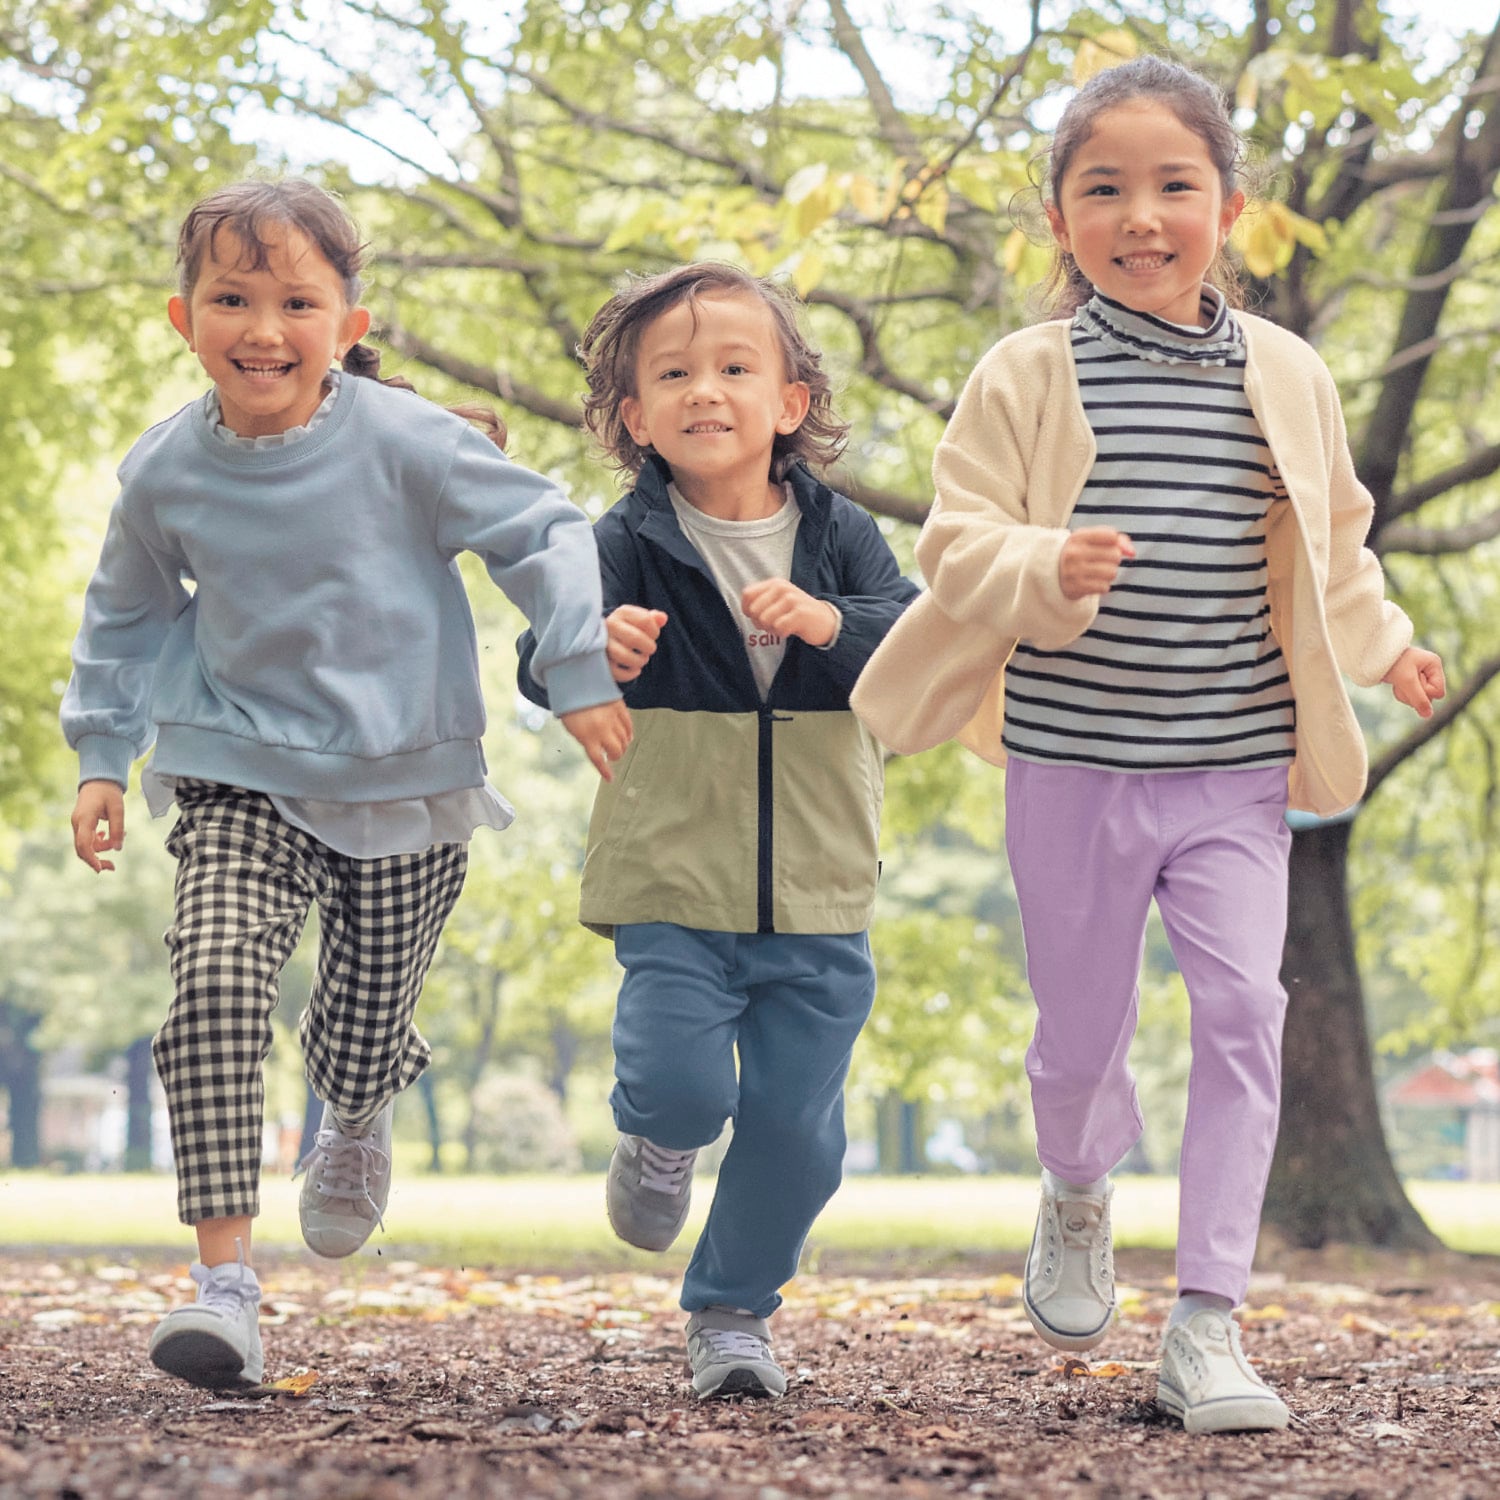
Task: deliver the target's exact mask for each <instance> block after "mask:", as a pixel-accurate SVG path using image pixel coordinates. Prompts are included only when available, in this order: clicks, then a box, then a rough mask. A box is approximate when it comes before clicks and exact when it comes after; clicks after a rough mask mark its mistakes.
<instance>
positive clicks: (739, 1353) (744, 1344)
mask: <svg viewBox="0 0 1500 1500" xmlns="http://www.w3.org/2000/svg"><path fill="white" fill-rule="evenodd" d="M702 1338H703V1340H704V1342H705V1343H706V1344H708V1346H709V1348H711V1349H712V1350H713V1352H714V1354H715V1355H716V1356H717V1357H719V1358H721V1359H770V1357H771V1346H770V1344H769V1343H768V1342H767V1341H766V1340H765V1339H763V1338H761V1336H760V1335H759V1334H758V1333H746V1332H745V1331H744V1330H743V1329H740V1328H705V1329H703V1330H702Z"/></svg>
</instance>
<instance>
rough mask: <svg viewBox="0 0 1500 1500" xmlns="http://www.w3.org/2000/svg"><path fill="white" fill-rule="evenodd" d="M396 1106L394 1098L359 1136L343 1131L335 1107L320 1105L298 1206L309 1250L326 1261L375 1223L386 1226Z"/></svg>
mask: <svg viewBox="0 0 1500 1500" xmlns="http://www.w3.org/2000/svg"><path fill="white" fill-rule="evenodd" d="M394 1109H395V1101H394V1100H392V1101H390V1102H389V1103H387V1104H386V1106H385V1108H384V1109H383V1110H381V1111H380V1113H379V1114H378V1115H376V1117H375V1119H374V1121H373V1122H372V1123H371V1124H370V1125H369V1126H368V1127H367V1129H366V1130H365V1132H364V1134H363V1135H346V1134H345V1133H344V1129H343V1127H342V1126H341V1125H340V1124H339V1121H338V1117H337V1116H336V1115H335V1114H334V1112H333V1107H332V1106H331V1105H328V1104H325V1105H324V1106H323V1123H322V1125H321V1126H320V1127H319V1130H318V1134H317V1137H316V1143H315V1144H314V1146H313V1149H312V1150H311V1151H309V1152H308V1153H307V1155H306V1156H305V1157H304V1158H303V1160H302V1165H301V1166H300V1167H298V1169H297V1170H298V1171H299V1172H303V1173H305V1174H306V1175H305V1176H304V1178H303V1180H302V1196H301V1198H300V1200H299V1202H298V1208H299V1212H300V1217H301V1220H302V1238H303V1239H304V1240H305V1241H306V1242H307V1247H308V1249H309V1250H313V1251H316V1252H317V1254H319V1255H326V1256H328V1257H329V1258H330V1259H333V1258H336V1257H338V1256H341V1255H353V1254H354V1252H355V1251H356V1250H358V1249H359V1247H360V1246H361V1245H363V1244H364V1242H365V1241H366V1240H367V1239H369V1237H370V1235H371V1233H372V1232H373V1231H374V1229H375V1226H376V1225H377V1224H378V1225H379V1226H380V1227H381V1228H382V1229H384V1228H385V1218H384V1214H385V1205H386V1203H387V1202H388V1201H389V1199H390V1196H391V1115H392V1114H393V1112H394Z"/></svg>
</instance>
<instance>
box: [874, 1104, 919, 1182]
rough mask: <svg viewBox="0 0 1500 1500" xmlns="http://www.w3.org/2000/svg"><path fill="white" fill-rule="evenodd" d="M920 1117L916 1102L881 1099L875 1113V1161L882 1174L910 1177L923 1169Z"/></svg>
mask: <svg viewBox="0 0 1500 1500" xmlns="http://www.w3.org/2000/svg"><path fill="white" fill-rule="evenodd" d="M924 1114H925V1111H924V1110H923V1108H922V1101H921V1100H920V1099H903V1098H902V1097H901V1095H900V1094H896V1093H888V1094H883V1095H882V1096H881V1098H880V1102H879V1104H878V1105H877V1106H876V1110H875V1158H876V1165H877V1166H878V1167H879V1169H880V1170H881V1171H882V1172H884V1173H887V1174H888V1175H891V1176H895V1175H898V1174H899V1175H901V1176H912V1175H914V1174H916V1173H919V1172H925V1171H926V1170H927V1149H926V1134H925V1131H924V1129H923V1125H924V1120H923V1116H924Z"/></svg>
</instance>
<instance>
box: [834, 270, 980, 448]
mask: <svg viewBox="0 0 1500 1500" xmlns="http://www.w3.org/2000/svg"><path fill="white" fill-rule="evenodd" d="M807 300H808V301H809V302H810V303H821V304H822V305H823V306H825V307H836V308H837V309H838V310H839V311H840V312H841V313H843V315H844V316H845V317H846V318H848V319H849V321H850V322H851V323H852V324H853V325H854V329H855V332H856V333H858V334H859V343H860V352H861V358H860V364H859V368H860V371H861V372H862V373H863V374H865V375H868V376H869V377H870V378H871V379H872V380H875V381H878V382H879V383H880V384H881V385H882V386H884V387H885V388H886V389H887V390H890V391H897V392H899V393H900V394H901V395H903V396H908V397H910V398H911V400H913V401H915V402H916V403H917V404H918V405H919V406H925V407H926V408H927V410H928V411H931V412H936V413H937V415H938V416H940V417H942V419H943V420H944V421H947V420H948V418H949V417H951V416H952V415H953V408H954V406H955V404H956V403H955V402H953V401H951V400H944V399H943V398H942V397H940V396H937V395H935V394H934V393H933V392H932V391H929V390H924V389H923V388H922V387H921V386H919V385H918V384H917V383H916V382H915V381H912V380H907V379H906V378H905V377H904V376H901V375H898V374H897V373H896V372H895V371H894V370H893V369H892V368H891V367H890V365H888V364H887V363H886V360H885V356H884V355H883V354H882V353H881V352H880V336H879V330H878V329H877V328H876V326H875V320H874V319H873V318H872V317H871V316H870V312H869V309H868V308H867V307H866V306H865V305H864V303H863V302H862V301H861V300H860V299H859V298H858V297H851V296H849V295H847V294H846V293H844V292H836V291H834V290H833V289H832V288H831V287H825V286H819V287H814V288H813V289H812V291H811V292H809V293H808V297H807Z"/></svg>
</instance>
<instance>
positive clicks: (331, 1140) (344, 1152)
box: [297, 1130, 390, 1229]
mask: <svg viewBox="0 0 1500 1500" xmlns="http://www.w3.org/2000/svg"><path fill="white" fill-rule="evenodd" d="M389 1164H390V1158H389V1157H388V1156H387V1155H386V1154H385V1152H384V1151H382V1150H381V1149H380V1147H379V1146H377V1145H376V1144H375V1141H374V1139H373V1134H372V1135H368V1136H348V1135H345V1134H343V1132H342V1131H338V1130H320V1131H319V1132H318V1134H317V1136H316V1137H315V1144H314V1147H313V1149H312V1150H311V1151H310V1152H308V1154H307V1155H306V1157H304V1158H303V1161H302V1165H301V1166H299V1167H298V1168H297V1170H298V1172H302V1171H305V1170H307V1169H308V1168H311V1169H312V1171H313V1174H314V1175H313V1188H314V1190H315V1191H317V1192H319V1193H321V1194H322V1195H323V1196H324V1197H325V1198H345V1199H348V1200H349V1201H350V1202H352V1203H364V1204H367V1205H368V1206H369V1209H370V1212H371V1213H373V1214H374V1215H375V1222H376V1223H377V1224H379V1225H380V1227H381V1228H382V1229H384V1228H385V1219H384V1217H383V1216H382V1214H381V1212H380V1205H379V1204H378V1203H376V1201H375V1199H374V1197H373V1196H372V1195H371V1193H370V1178H371V1176H372V1174H374V1173H378V1172H383V1171H384V1170H385V1168H386V1167H387V1166H388V1165H389Z"/></svg>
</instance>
